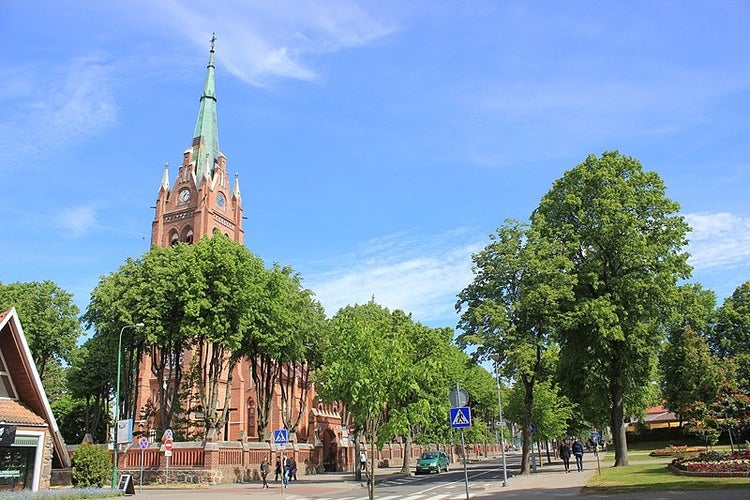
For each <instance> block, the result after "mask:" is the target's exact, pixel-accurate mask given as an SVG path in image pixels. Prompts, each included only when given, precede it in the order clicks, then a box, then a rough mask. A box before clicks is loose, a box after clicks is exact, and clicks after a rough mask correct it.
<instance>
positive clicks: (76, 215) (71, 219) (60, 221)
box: [56, 206, 96, 238]
mask: <svg viewBox="0 0 750 500" xmlns="http://www.w3.org/2000/svg"><path fill="white" fill-rule="evenodd" d="M56 226H57V228H58V229H60V230H62V231H63V237H67V238H71V237H78V236H82V235H84V234H86V233H87V232H88V230H89V229H91V228H92V227H95V226H96V209H95V208H94V207H92V206H78V207H70V208H67V209H64V210H62V211H61V212H60V214H59V215H58V216H57V219H56Z"/></svg>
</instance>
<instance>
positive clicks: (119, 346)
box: [112, 323, 145, 490]
mask: <svg viewBox="0 0 750 500" xmlns="http://www.w3.org/2000/svg"><path fill="white" fill-rule="evenodd" d="M142 326H145V325H144V324H143V323H136V324H134V325H125V326H123V327H122V328H120V340H119V342H118V343H117V390H116V391H115V432H114V446H113V449H114V457H115V463H114V466H113V467H112V489H113V490H114V489H116V488H117V430H118V425H117V423H118V422H119V421H120V367H121V366H122V333H123V332H124V331H125V330H127V329H128V328H140V327H142Z"/></svg>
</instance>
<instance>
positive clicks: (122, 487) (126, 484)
mask: <svg viewBox="0 0 750 500" xmlns="http://www.w3.org/2000/svg"><path fill="white" fill-rule="evenodd" d="M117 489H118V490H119V491H122V492H123V493H125V494H126V495H135V487H134V486H133V476H131V475H130V474H123V475H122V476H120V482H119V483H117Z"/></svg>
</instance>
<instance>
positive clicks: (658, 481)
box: [583, 452, 750, 495]
mask: <svg viewBox="0 0 750 500" xmlns="http://www.w3.org/2000/svg"><path fill="white" fill-rule="evenodd" d="M613 457H614V453H611V452H610V453H608V454H607V455H605V456H603V457H601V459H602V460H601V463H602V469H601V471H602V473H601V475H599V473H598V472H594V475H593V476H592V478H591V480H590V481H589V482H588V484H587V485H586V487H585V488H584V489H583V493H584V494H590V495H591V494H602V493H606V494H613V493H627V492H635V491H686V490H719V489H731V488H750V478H740V477H688V476H678V475H676V474H672V473H671V472H670V471H669V469H667V464H668V463H669V462H671V461H672V457H647V455H646V456H643V457H642V456H641V455H640V454H634V453H628V460H629V461H630V462H631V463H632V462H634V461H640V460H646V459H647V458H648V459H654V460H648V462H646V463H633V465H629V466H627V467H612V462H613Z"/></svg>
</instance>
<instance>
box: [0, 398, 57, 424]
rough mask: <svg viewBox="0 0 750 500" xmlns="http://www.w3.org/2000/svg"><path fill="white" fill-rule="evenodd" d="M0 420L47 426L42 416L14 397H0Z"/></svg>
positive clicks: (7, 422) (10, 422) (9, 422)
mask: <svg viewBox="0 0 750 500" xmlns="http://www.w3.org/2000/svg"><path fill="white" fill-rule="evenodd" d="M0 422H3V423H6V424H19V425H34V426H44V427H47V422H45V421H44V419H43V418H42V417H40V416H39V415H37V414H36V413H34V412H33V411H31V410H30V409H29V408H28V407H27V406H26V405H25V404H23V403H21V402H20V401H16V400H14V399H0Z"/></svg>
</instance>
